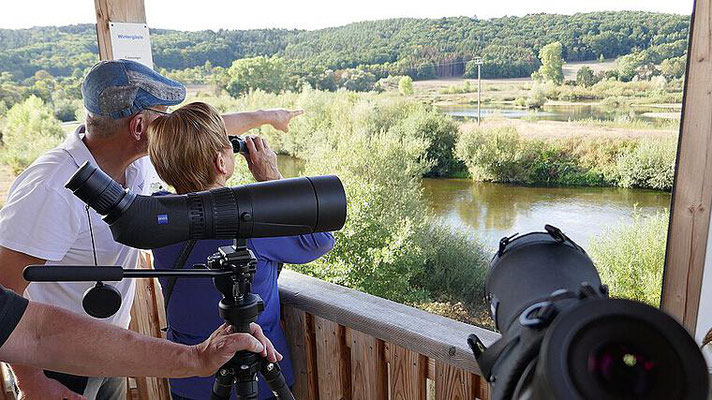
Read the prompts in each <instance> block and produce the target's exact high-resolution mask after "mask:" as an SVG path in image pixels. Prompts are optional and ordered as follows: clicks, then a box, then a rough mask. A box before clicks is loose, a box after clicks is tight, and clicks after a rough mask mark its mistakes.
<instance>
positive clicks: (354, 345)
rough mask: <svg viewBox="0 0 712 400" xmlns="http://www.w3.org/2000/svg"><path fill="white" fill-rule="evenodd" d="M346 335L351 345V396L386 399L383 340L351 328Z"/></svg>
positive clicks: (386, 380) (359, 398) (386, 372)
mask: <svg viewBox="0 0 712 400" xmlns="http://www.w3.org/2000/svg"><path fill="white" fill-rule="evenodd" d="M346 337H347V339H348V342H349V343H350V345H351V388H352V389H351V398H352V399H353V400H386V399H387V398H388V365H387V364H386V358H385V354H384V353H385V347H384V343H383V341H382V340H378V339H376V338H374V337H373V336H370V335H366V334H365V333H361V332H358V331H354V330H351V329H349V330H348V334H347V335H346Z"/></svg>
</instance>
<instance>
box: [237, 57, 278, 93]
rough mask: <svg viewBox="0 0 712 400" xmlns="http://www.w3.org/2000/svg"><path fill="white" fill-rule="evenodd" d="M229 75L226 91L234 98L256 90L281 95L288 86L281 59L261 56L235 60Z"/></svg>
mask: <svg viewBox="0 0 712 400" xmlns="http://www.w3.org/2000/svg"><path fill="white" fill-rule="evenodd" d="M227 73H228V75H229V76H230V81H229V82H228V84H227V87H226V88H225V89H226V90H227V92H228V93H230V95H231V96H233V97H238V96H240V95H242V94H244V93H247V92H249V91H250V90H255V89H261V90H264V91H265V92H268V93H279V92H281V91H282V90H283V89H284V88H285V85H286V84H287V69H286V66H285V64H284V61H283V60H282V59H281V58H279V57H271V58H267V57H264V56H260V57H253V58H243V59H241V60H235V61H234V62H233V63H232V66H230V68H229V69H228V70H227Z"/></svg>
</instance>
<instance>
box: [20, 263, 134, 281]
mask: <svg viewBox="0 0 712 400" xmlns="http://www.w3.org/2000/svg"><path fill="white" fill-rule="evenodd" d="M22 276H23V277H24V278H25V280H26V281H28V282H94V281H120V280H122V279H123V278H124V270H123V269H122V268H121V267H116V266H93V265H92V266H88V265H51V266H46V265H30V266H27V267H25V270H24V271H23V272H22Z"/></svg>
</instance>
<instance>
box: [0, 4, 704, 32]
mask: <svg viewBox="0 0 712 400" xmlns="http://www.w3.org/2000/svg"><path fill="white" fill-rule="evenodd" d="M1 1H2V2H3V3H5V4H3V6H2V13H0V28H6V29H18V28H29V27H32V26H46V25H70V24H78V23H94V22H96V19H95V16H94V2H93V1H92V0H21V1H13V0H1ZM692 3H693V1H692V0H588V1H584V0H539V1H532V0H501V1H491V0H457V1H455V0H440V1H422V2H416V1H413V0H408V1H406V0H358V1H349V0H346V1H345V0H300V1H294V0H279V1H269V0H267V1H255V0H199V1H194V0H145V6H146V19H147V21H148V25H149V27H152V28H166V29H179V30H201V29H213V30H217V29H220V28H223V29H253V28H297V29H320V28H325V27H330V26H340V25H345V24H348V23H351V22H357V21H365V20H375V19H384V18H394V17H417V18H439V17H454V16H467V17H475V16H476V17H478V18H485V19H487V18H495V17H502V16H505V15H509V16H514V15H516V16H521V15H526V14H530V13H541V12H545V13H561V14H573V13H577V12H590V11H604V10H644V11H656V12H666V13H676V14H688V15H689V14H691V13H692Z"/></svg>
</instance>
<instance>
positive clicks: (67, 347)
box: [2, 303, 197, 377]
mask: <svg viewBox="0 0 712 400" xmlns="http://www.w3.org/2000/svg"><path fill="white" fill-rule="evenodd" d="M20 335H22V337H19V336H20ZM8 342H9V343H6V344H7V345H9V346H7V348H6V346H3V349H2V350H4V353H5V354H3V356H4V357H5V359H7V360H9V361H11V362H16V363H19V364H24V365H28V366H34V367H42V368H46V369H49V370H53V371H58V372H65V373H70V374H75V375H82V376H159V377H186V376H192V375H195V374H196V372H195V370H196V369H197V368H196V366H195V360H194V359H193V357H192V356H193V354H194V349H193V348H191V347H189V346H184V345H179V344H176V343H172V342H169V341H166V340H162V339H157V338H152V337H148V336H144V335H140V334H137V333H135V332H131V331H128V330H126V329H122V328H119V327H116V326H112V325H109V324H106V323H103V322H99V321H96V320H92V319H89V318H87V317H84V316H81V315H78V314H74V313H72V312H69V311H67V310H64V309H61V308H58V307H53V306H48V305H44V304H38V303H30V305H29V306H28V308H27V311H26V313H25V315H24V316H23V318H22V320H21V321H20V324H19V325H18V327H17V329H16V331H15V332H13V334H12V335H11V337H10V338H9V339H8Z"/></svg>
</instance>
